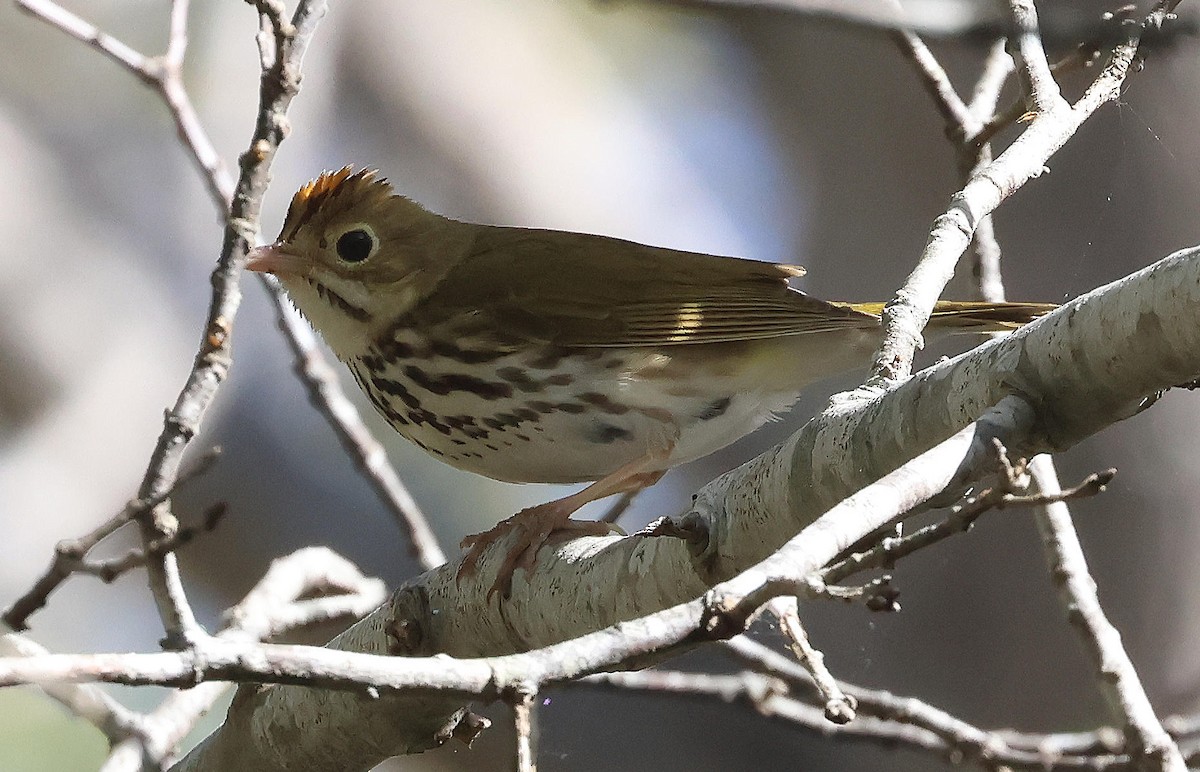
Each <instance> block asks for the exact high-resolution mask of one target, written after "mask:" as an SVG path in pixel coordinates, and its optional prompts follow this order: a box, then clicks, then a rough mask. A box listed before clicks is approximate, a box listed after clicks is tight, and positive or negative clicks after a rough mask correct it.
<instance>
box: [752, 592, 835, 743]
mask: <svg viewBox="0 0 1200 772" xmlns="http://www.w3.org/2000/svg"><path fill="white" fill-rule="evenodd" d="M768 608H770V610H771V612H772V613H774V614H775V616H776V618H778V619H779V627H780V629H781V630H783V634H784V635H785V636H786V637H787V639H788V647H789V648H790V649H791V650H792V653H793V654H795V655H796V659H797V660H799V661H800V664H801V665H803V666H804V668H805V669H806V670H807V671H808V673H809V675H810V676H812V680H813V684H814V685H815V686H816V687H817V691H818V692H819V693H820V695H821V700H822V701H823V702H824V709H825V718H826V720H828V721H831V722H833V723H835V724H848V723H850V722H851V721H853V720H854V716H855V709H856V708H857V703H856V702H855V700H854V698H853V697H847V696H846V694H845V692H843V691H842V688H841V687H840V686H839V685H838V682H837V679H835V678H834V677H833V674H832V673H830V672H829V668H827V667H825V655H824V654H822V653H821V652H820V651H818V650H817V648H816V647H815V646H813V645H812V643H811V642H809V640H808V632H807V631H806V630H805V629H804V625H802V624H801V623H800V615H799V613H798V610H797V607H796V599H795V598H776V599H775V600H773V601H771V602H770V603H769V604H768Z"/></svg>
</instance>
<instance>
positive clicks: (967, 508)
mask: <svg viewBox="0 0 1200 772" xmlns="http://www.w3.org/2000/svg"><path fill="white" fill-rule="evenodd" d="M1116 473H1117V472H1116V470H1115V469H1106V470H1105V471H1103V472H1095V473H1093V474H1090V475H1088V476H1087V477H1085V478H1084V479H1083V480H1082V481H1081V482H1080V483H1079V484H1078V485H1076V486H1074V487H1072V488H1069V489H1067V490H1065V491H1059V492H1058V493H1057V494H1054V495H1053V496H1051V495H1048V494H1033V495H1023V494H1021V493H1020V492H1019V491H1021V490H1024V486H1025V485H1026V483H1025V482H1022V481H1020V480H1019V479H1018V477H1017V476H1016V475H1014V474H1000V475H997V476H996V482H995V484H993V485H991V486H988V487H984V488H983V489H982V490H980V491H979V492H978V493H974V494H971V495H969V496H967V497H966V498H964V499H963V500H962V502H961V503H958V504H955V505H954V506H953V507H952V508H951V510H950V514H949V515H947V516H946V517H945V518H943V519H942V520H939V521H938V522H936V523H932V524H930V525H927V526H925V527H923V528H920V529H918V530H916V531H913V532H912V533H910V534H908V535H907V536H902V537H889V538H886V539H884V540H883V541H881V542H880V543H879V544H877V545H875V546H874V547H872V548H871V549H869V550H865V551H863V552H858V553H855V554H853V555H849V556H847V557H846V558H844V559H842V560H839V561H838V562H836V563H834V564H832V565H830V566H827V567H826V568H824V569H822V570H821V571H820V572H819V574H818V575H817V576H816V577H814V580H813V581H814V582H815V583H816V585H815V586H817V587H825V586H828V585H833V584H835V583H837V582H841V581H844V580H845V579H846V578H847V577H849V576H852V575H854V574H857V573H860V572H862V571H867V570H870V569H872V568H886V567H890V566H892V565H894V564H895V563H896V561H897V560H899V559H900V558H903V557H905V556H907V555H911V554H912V553H914V552H917V551H918V550H922V549H925V548H926V547H929V546H930V545H932V544H936V543H937V542H939V541H942V540H943V539H947V538H949V537H951V536H954V535H956V534H960V533H966V532H967V531H968V530H970V528H971V526H972V524H974V522H975V521H976V520H978V519H979V518H980V517H981V516H982V515H983V514H984V513H986V512H989V511H991V510H993V509H1003V508H1005V507H1014V506H1040V505H1044V504H1047V503H1050V502H1051V501H1068V500H1070V499H1079V498H1087V497H1090V496H1095V495H1097V494H1100V493H1103V492H1104V490H1105V486H1107V485H1108V483H1109V482H1111V481H1112V478H1113V477H1114V476H1115V475H1116Z"/></svg>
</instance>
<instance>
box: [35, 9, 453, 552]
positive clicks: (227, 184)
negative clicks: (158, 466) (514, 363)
mask: <svg viewBox="0 0 1200 772" xmlns="http://www.w3.org/2000/svg"><path fill="white" fill-rule="evenodd" d="M17 2H18V5H20V6H21V7H22V8H23V9H24V10H26V11H28V12H29V13H31V14H34V15H36V16H38V17H39V18H41V19H43V20H44V21H46V22H48V23H50V24H52V25H53V26H55V27H57V28H59V29H61V30H62V31H64V32H66V33H67V34H69V35H71V36H72V37H74V38H76V39H77V40H81V41H83V42H85V43H88V44H89V45H91V46H93V47H95V48H97V49H98V50H100V51H101V52H102V53H104V54H105V55H107V56H109V58H111V59H113V60H114V61H116V62H118V63H119V64H121V65H122V66H123V67H125V68H126V69H127V70H129V71H130V72H131V73H132V74H133V75H135V76H136V77H137V78H138V79H139V80H141V81H142V82H143V83H145V84H146V85H148V86H150V87H151V88H153V89H155V91H156V92H158V94H159V95H160V96H161V97H162V99H163V101H164V102H165V103H166V105H167V107H168V111H169V112H170V114H171V117H172V119H173V120H174V121H175V125H176V128H177V129H178V132H179V137H180V139H181V141H182V142H183V145H184V147H185V148H186V149H187V150H188V152H189V153H190V154H191V156H192V159H193V161H194V162H195V163H196V166H197V168H198V169H199V170H200V172H201V177H202V179H203V180H204V182H205V184H206V186H207V188H208V191H209V194H210V197H211V199H212V201H213V204H214V205H215V206H216V207H217V210H218V211H219V212H220V213H221V215H222V217H225V216H226V213H227V212H229V211H230V206H231V205H232V203H233V196H234V192H235V186H234V180H233V178H232V177H231V176H230V174H229V171H228V169H227V168H226V166H225V164H224V162H223V161H222V160H221V158H220V155H219V154H218V153H217V152H216V149H215V148H214V146H213V144H212V140H211V139H210V138H209V136H208V134H207V132H206V131H205V130H204V127H203V125H202V124H201V122H200V120H199V117H198V116H197V114H196V111H195V109H194V108H193V107H192V104H191V100H190V98H189V97H188V93H187V89H186V88H185V86H184V84H183V74H182V66H183V57H184V53H185V51H186V48H187V12H188V0H175V2H174V3H173V4H172V6H171V26H170V35H169V39H168V44H167V53H166V54H165V55H164V56H162V57H157V58H155V57H146V56H144V55H142V54H140V53H138V52H137V51H134V50H133V49H132V48H129V47H128V46H126V45H124V44H123V43H121V42H120V41H118V40H116V39H114V38H112V37H111V36H108V35H106V34H105V33H103V32H101V31H100V30H99V29H97V28H96V27H94V26H92V25H91V24H88V23H87V22H85V21H84V20H83V19H81V18H79V17H78V16H75V15H74V14H72V13H70V12H69V11H66V10H64V9H62V8H61V7H59V6H57V5H55V4H54V3H52V2H50V1H49V0H17ZM257 5H258V9H259V12H260V14H261V16H262V18H263V20H264V23H265V24H266V25H267V28H268V30H270V32H271V35H270V36H268V37H266V38H260V40H259V44H260V48H262V51H263V53H262V66H263V69H264V71H269V70H272V68H275V69H274V70H272V71H276V72H279V73H283V69H282V68H278V67H275V57H276V53H277V51H279V50H284V49H286V48H288V47H289V46H290V45H291V43H290V42H289V41H290V40H291V39H292V38H293V37H299V38H300V39H304V40H307V39H308V38H310V37H311V35H312V29H311V28H312V27H313V26H315V24H316V23H317V21H318V20H319V19H320V17H321V15H323V13H324V8H323V4H318V7H314V8H312V10H311V11H306V10H305V6H308V5H311V4H309V3H302V4H301V5H300V6H299V7H298V8H297V10H296V14H295V17H294V18H293V20H292V21H290V22H289V21H287V19H286V18H285V17H284V13H285V10H286V9H285V8H284V6H283V4H282V3H278V2H262V3H258V4H257ZM298 63H299V59H298V58H297V59H296V64H297V65H298ZM260 128H261V121H260ZM263 147H266V146H265V145H259V144H258V141H257V140H256V141H255V142H254V143H253V144H252V145H251V148H252V152H251V153H250V154H247V156H244V157H243V159H244V160H245V159H246V158H250V157H253V153H257V152H259V151H260V150H261V148H263ZM259 279H260V280H262V283H263V286H264V287H265V288H266V290H267V292H268V293H269V294H270V296H271V299H272V300H273V301H274V303H275V307H276V313H277V314H278V317H279V322H280V329H281V331H282V332H283V333H284V337H285V339H286V340H287V343H288V346H289V348H291V350H292V352H293V354H294V355H295V357H296V372H297V374H298V375H299V376H300V378H301V381H302V382H303V383H304V385H305V386H306V388H307V389H308V391H309V394H310V396H311V397H312V403H313V405H314V406H315V407H316V408H317V410H318V412H320V413H321V415H322V416H324V417H325V419H326V421H328V422H329V424H330V426H332V427H333V429H334V432H335V434H337V436H338V439H339V440H340V441H341V442H342V446H343V448H345V449H346V451H347V452H349V453H350V454H351V456H352V457H353V458H354V459H355V461H356V462H357V463H358V465H359V468H360V469H361V470H362V471H363V473H364V474H366V475H367V477H368V479H369V480H370V482H371V484H372V487H373V488H375V491H376V493H377V494H378V495H379V496H380V498H381V499H382V500H383V502H384V504H385V505H386V506H387V507H388V509H389V510H390V511H391V512H392V513H393V515H394V516H395V517H396V519H397V521H398V522H399V523H400V525H401V527H402V528H403V529H404V531H405V533H406V534H407V535H408V536H409V539H410V541H411V543H412V548H413V550H414V554H416V556H417V557H418V559H419V560H420V562H421V565H422V567H424V568H426V569H429V568H433V567H435V566H438V565H441V564H442V563H444V562H445V561H446V558H445V555H444V553H443V552H442V551H441V548H440V547H439V546H438V544H437V541H436V538H435V537H434V535H433V531H432V529H431V528H430V527H429V524H428V521H427V519H426V518H425V516H424V514H423V513H422V512H421V510H420V507H418V506H417V504H416V501H415V500H414V499H413V497H412V495H411V494H410V493H409V492H408V490H407V488H405V486H404V484H403V482H401V480H400V477H399V475H397V474H396V471H395V469H393V468H392V467H391V466H390V464H389V462H388V460H387V455H386V453H384V452H383V450H382V448H381V446H380V445H379V443H378V442H377V441H376V440H375V439H374V438H373V437H372V436H371V433H370V430H369V429H367V428H366V424H364V423H363V421H362V418H361V416H360V415H359V414H358V411H357V410H356V409H355V408H354V406H353V405H352V403H350V401H349V400H348V399H347V398H346V396H345V393H344V392H343V391H342V388H341V386H340V384H339V382H338V380H337V377H336V375H334V374H333V368H332V367H330V366H329V364H328V361H327V359H326V357H325V356H324V355H323V354H322V353H321V351H320V349H319V347H318V346H317V344H316V341H315V339H314V338H313V335H312V333H311V331H310V330H309V328H308V326H307V325H305V324H299V323H297V322H296V320H295V319H294V318H293V316H292V315H291V314H290V306H289V303H288V301H287V297H286V295H284V293H283V290H282V289H281V288H280V287H279V285H278V283H277V282H275V281H274V280H273V279H272V278H271V277H269V276H266V275H261V276H259ZM227 334H228V332H227V331H222V332H220V333H219V337H221V338H223V337H224V336H225V335H227Z"/></svg>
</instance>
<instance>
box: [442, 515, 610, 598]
mask: <svg viewBox="0 0 1200 772" xmlns="http://www.w3.org/2000/svg"><path fill="white" fill-rule="evenodd" d="M573 511H574V508H568V507H567V506H563V502H562V501H551V502H549V503H547V504H539V505H538V506H536V507H529V508H528V509H522V510H521V511H520V512H518V513H517V514H515V515H513V516H512V517H510V518H508V519H507V520H502V521H501V522H500V523H498V524H497V525H496V526H494V527H493V528H491V529H489V530H487V531H484V532H483V533H477V534H475V535H474V536H468V537H467V538H465V539H463V540H462V543H461V544H460V545H459V546H461V547H462V548H463V549H467V554H466V555H465V556H464V557H463V559H462V563H461V564H459V567H458V573H457V575H456V579H457V580H459V581H461V580H462V578H463V577H464V576H470V575H471V574H473V573H475V568H476V564H477V563H478V562H479V559H480V558H481V557H482V556H483V553H484V552H486V551H487V549H488V548H489V547H490V546H491V545H492V544H494V543H496V542H498V541H500V540H501V539H503V538H504V537H505V536H507V535H508V534H509V532H513V531H515V532H516V542H515V543H514V544H513V545H512V547H510V548H509V550H508V553H507V554H506V555H505V556H504V562H503V563H501V564H500V569H499V571H497V572H496V581H495V582H494V583H493V584H492V587H491V589H490V590H488V594H487V597H488V600H489V601H490V600H491V599H492V595H494V594H495V593H497V592H499V593H500V595H501V597H504V598H508V597H509V595H510V594H511V592H512V580H513V573H514V572H515V571H516V570H517V569H518V568H523V569H525V575H526V576H530V575H532V574H533V569H534V565H535V561H536V560H537V553H538V550H539V549H541V548H542V546H543V545H544V544H547V543H549V542H551V541H557V540H559V539H570V538H574V537H576V536H606V535H608V534H610V533H619V534H622V535H624V533H625V532H624V531H622V530H621V529H620V528H619V527H617V526H615V525H612V524H611V523H602V522H597V521H594V520H571V519H570V516H571V513H572V512H573Z"/></svg>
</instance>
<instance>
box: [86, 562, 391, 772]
mask: <svg viewBox="0 0 1200 772" xmlns="http://www.w3.org/2000/svg"><path fill="white" fill-rule="evenodd" d="M330 591H332V592H335V593H336V594H334V595H330V596H328V597H323V598H320V599H319V600H305V598H306V597H307V596H308V595H311V594H312V593H316V592H330ZM386 593H387V590H386V588H385V586H384V584H383V582H381V581H380V580H378V579H372V578H369V577H365V576H363V574H362V573H361V572H360V571H359V570H358V569H357V568H356V567H355V566H354V564H353V563H351V562H350V561H348V560H346V559H345V558H343V557H341V556H339V555H337V554H335V553H333V552H332V551H330V550H328V549H325V548H323V547H310V548H307V549H302V550H298V551H296V552H294V553H292V554H290V555H288V556H286V557H283V558H278V559H276V560H275V561H273V562H272V563H271V567H270V568H269V569H268V570H267V573H266V574H264V575H263V577H262V579H260V580H259V581H258V584H256V585H255V586H254V589H252V590H251V591H250V592H249V593H248V594H247V595H246V597H245V598H244V599H243V600H242V601H241V602H240V603H238V604H237V605H236V606H234V607H233V608H231V609H230V610H229V611H228V612H226V614H225V622H226V626H225V628H224V629H223V630H222V631H221V632H220V633H218V634H217V637H218V638H227V639H230V640H248V641H257V640H265V639H267V638H269V637H271V636H274V635H278V634H281V633H283V632H286V631H288V630H291V629H295V628H296V627H298V626H301V625H303V624H308V623H311V622H313V621H324V620H325V619H332V618H335V617H337V618H342V619H346V620H348V621H350V620H353V619H357V618H359V617H361V616H362V615H363V614H365V613H367V612H368V611H370V610H371V609H372V608H375V607H376V606H378V605H379V603H381V602H382V601H383V599H384V597H385V596H386ZM314 603H319V604H320V605H321V607H322V608H323V609H324V610H325V611H326V612H327V613H326V614H325V615H323V616H322V617H314V615H313V614H312V613H311V609H312V606H311V604H314ZM335 609H336V611H337V613H336V614H334V613H333V612H334V611H335ZM229 688H230V685H229V684H228V683H222V682H218V681H213V682H209V683H203V684H200V685H198V686H196V687H195V688H192V689H186V690H180V691H175V692H172V693H171V694H170V695H168V696H167V698H166V699H165V700H163V702H162V703H161V704H160V705H159V706H158V707H157V708H155V710H154V711H153V712H152V713H150V714H149V715H147V716H144V717H142V720H141V723H140V731H139V732H138V733H136V734H134V733H130V734H128V735H127V736H126V737H125V738H124V739H123V740H122V741H121V742H119V743H117V744H115V745H114V746H113V748H112V749H111V751H110V752H109V757H108V760H107V761H106V762H105V765H104V766H103V767H102V769H101V772H134V770H141V769H142V768H143V767H142V762H143V759H148V760H150V761H152V762H154V763H155V764H158V765H159V766H160V767H161V765H162V764H163V763H165V761H166V760H167V759H168V758H169V757H170V756H171V754H173V753H174V752H175V748H176V747H177V746H178V745H179V743H180V742H181V741H182V740H183V739H184V738H185V737H186V736H187V734H188V733H189V732H191V731H192V729H193V728H194V727H195V725H196V722H197V721H199V720H200V718H201V717H202V716H204V714H205V713H207V712H208V711H209V709H210V708H211V707H212V705H213V703H214V702H216V700H218V699H219V698H220V697H221V695H222V694H224V693H225V692H226V691H227V690H228V689H229Z"/></svg>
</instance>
